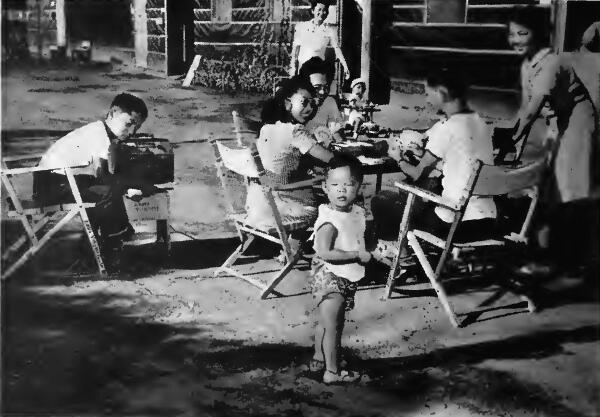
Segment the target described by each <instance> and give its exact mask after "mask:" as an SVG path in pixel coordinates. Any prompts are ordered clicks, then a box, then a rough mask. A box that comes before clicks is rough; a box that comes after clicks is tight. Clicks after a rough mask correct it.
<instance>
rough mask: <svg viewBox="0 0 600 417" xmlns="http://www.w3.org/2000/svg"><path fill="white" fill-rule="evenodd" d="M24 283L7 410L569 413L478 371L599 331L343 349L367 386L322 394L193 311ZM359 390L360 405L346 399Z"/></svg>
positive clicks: (8, 308) (288, 367)
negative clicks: (224, 336) (167, 318)
mask: <svg viewBox="0 0 600 417" xmlns="http://www.w3.org/2000/svg"><path fill="white" fill-rule="evenodd" d="M23 282H26V279H25V280H22V281H20V282H19V281H18V280H13V281H11V283H10V284H4V285H3V288H2V294H3V299H2V302H3V314H4V328H3V335H2V341H3V351H4V357H3V360H4V363H3V369H4V375H3V376H4V380H5V383H4V384H3V398H4V405H3V406H4V409H3V411H4V412H5V413H24V414H34V413H50V414H91V415H97V414H110V415H145V416H150V415H210V416H238V415H239V416H269V415H273V416H275V415H276V416H288V415H289V416H292V415H304V414H303V413H307V412H308V410H312V412H313V413H314V412H317V413H319V412H320V413H323V414H322V415H326V414H327V413H335V414H336V415H348V416H350V415H361V416H370V415H380V414H379V413H380V412H381V411H383V410H386V409H387V410H392V409H394V408H395V407H400V409H402V410H406V411H410V410H411V409H414V410H417V409H419V408H421V407H423V404H425V405H427V404H434V403H444V404H446V403H447V404H463V407H465V408H467V409H471V410H472V411H474V412H483V411H485V412H486V413H491V414H490V415H511V414H505V413H508V412H510V410H515V409H522V410H530V411H531V412H534V413H540V414H539V415H548V416H554V415H556V416H577V415H578V414H577V413H576V412H575V411H573V410H570V409H568V408H566V407H565V406H563V405H561V404H559V403H558V402H556V400H555V399H554V398H553V397H552V396H551V395H549V394H548V393H546V392H545V391H544V390H542V389H541V388H539V387H537V386H535V385H534V384H526V383H523V382H521V381H519V380H517V379H516V378H514V376H512V375H511V374H509V373H507V372H501V371H494V370H489V369H481V368H478V367H477V364H478V363H481V362H482V361H484V360H486V359H492V358H520V359H530V358H533V359H539V358H542V357H545V356H550V355H553V354H555V353H557V352H558V351H560V350H561V347H560V345H561V344H562V343H565V342H588V341H595V340H598V334H599V333H598V330H599V329H598V327H597V326H583V327H580V328H577V329H574V330H569V331H548V332H537V333H533V334H530V335H528V336H523V337H512V338H508V339H505V340H501V341H497V342H491V343H480V344H473V345H468V346H463V347H457V348H448V349H437V350H435V351H432V352H430V353H427V354H423V355H414V356H409V357H404V358H385V359H374V360H365V361H360V360H358V358H357V357H356V356H353V354H352V353H351V352H348V358H349V360H350V362H351V363H353V364H354V365H356V366H357V367H359V368H361V369H364V370H365V371H366V372H367V373H368V374H369V375H370V377H371V378H372V382H370V383H369V384H367V385H363V386H355V387H348V388H347V387H328V386H324V385H322V384H321V383H320V382H319V381H318V377H319V376H318V375H314V374H311V373H309V372H308V371H307V370H306V369H305V368H302V367H300V366H299V365H300V364H302V363H306V362H307V361H308V359H309V357H310V354H311V352H310V349H309V348H307V347H303V346H297V345H292V344H273V343H263V344H258V345H249V344H246V343H245V342H244V341H229V340H220V339H216V338H214V337H212V335H211V330H213V329H214V328H215V327H218V326H227V325H228V323H208V322H204V321H203V319H202V315H201V314H198V315H197V317H196V318H195V320H193V321H191V322H189V323H183V324H169V323H160V322H157V321H156V320H153V319H152V318H151V317H149V316H148V312H149V311H157V310H160V309H161V308H162V309H168V308H169V307H168V306H167V305H166V304H164V302H162V303H163V304H161V302H160V301H157V300H154V301H152V302H148V301H147V300H146V301H145V302H143V303H142V300H139V302H138V300H135V299H129V300H124V299H121V297H119V296H115V295H108V294H104V295H103V294H101V293H100V294H98V293H96V294H93V295H89V296H61V295H44V294H42V293H40V292H39V291H35V290H34V289H33V287H32V288H28V287H27V285H26V284H25V285H24V284H23ZM119 304H121V305H122V306H123V305H129V307H119ZM140 307H141V308H140ZM355 392H356V393H357V394H358V395H360V396H361V398H362V399H363V401H364V404H365V405H364V406H361V405H356V404H354V405H352V403H351V402H349V401H348V399H349V398H351V396H352V395H355V394H354V393H355ZM372 402H375V403H377V404H378V405H377V407H376V408H375V409H372V408H370V407H371V406H370V405H369V404H370V403H372ZM309 414H310V413H309ZM317 415H319V414H317Z"/></svg>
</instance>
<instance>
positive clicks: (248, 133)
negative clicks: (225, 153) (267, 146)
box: [231, 110, 261, 146]
mask: <svg viewBox="0 0 600 417" xmlns="http://www.w3.org/2000/svg"><path fill="white" fill-rule="evenodd" d="M231 116H232V117H233V133H235V139H236V140H237V144H238V145H239V146H244V138H246V140H247V141H248V142H249V143H252V142H254V141H255V140H256V138H257V137H258V134H259V132H260V124H261V123H260V122H259V121H258V120H252V119H248V118H246V117H242V116H240V114H239V113H238V112H237V111H235V110H234V111H232V112H231Z"/></svg>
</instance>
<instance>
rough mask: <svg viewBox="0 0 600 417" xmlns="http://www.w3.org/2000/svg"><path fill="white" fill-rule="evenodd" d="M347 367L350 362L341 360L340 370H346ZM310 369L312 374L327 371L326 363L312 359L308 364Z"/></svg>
mask: <svg viewBox="0 0 600 417" xmlns="http://www.w3.org/2000/svg"><path fill="white" fill-rule="evenodd" d="M347 365H348V362H347V361H346V359H341V360H340V368H345V367H346V366H347ZM308 369H310V371H311V372H321V371H322V370H323V369H325V361H321V360H319V359H315V358H312V359H311V360H310V362H309V363H308Z"/></svg>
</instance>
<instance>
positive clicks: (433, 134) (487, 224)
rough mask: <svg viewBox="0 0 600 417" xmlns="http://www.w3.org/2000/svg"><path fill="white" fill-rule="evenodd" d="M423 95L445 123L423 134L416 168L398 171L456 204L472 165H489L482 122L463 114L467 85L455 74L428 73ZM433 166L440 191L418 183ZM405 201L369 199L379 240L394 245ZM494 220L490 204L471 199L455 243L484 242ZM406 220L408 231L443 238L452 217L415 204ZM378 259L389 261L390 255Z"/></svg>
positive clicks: (388, 197)
mask: <svg viewBox="0 0 600 417" xmlns="http://www.w3.org/2000/svg"><path fill="white" fill-rule="evenodd" d="M425 89H426V93H427V101H428V103H429V104H430V105H431V106H432V107H433V108H434V110H438V109H439V110H442V111H443V112H444V113H445V115H446V116H447V119H446V120H443V121H440V122H438V123H436V124H435V125H434V126H433V127H432V128H431V129H429V130H428V132H427V135H428V139H429V140H428V141H427V145H426V146H425V152H424V153H423V156H422V157H421V159H420V161H419V163H418V165H416V166H415V165H412V164H410V163H408V162H407V161H404V160H403V161H400V162H399V167H400V169H401V170H402V172H403V173H404V174H406V176H407V179H408V180H409V181H414V182H415V183H416V184H417V185H419V186H421V187H423V188H428V189H429V190H430V191H432V192H435V193H436V194H440V191H441V195H442V197H444V198H445V199H447V200H449V201H451V202H456V203H458V200H459V199H460V198H461V196H462V195H463V193H464V192H463V190H464V189H465V187H466V186H467V181H468V179H469V177H470V176H471V175H472V173H473V166H474V163H475V162H476V161H477V160H479V161H482V162H484V163H486V164H492V163H493V156H492V139H491V134H490V131H489V129H488V127H487V125H486V124H485V122H484V121H483V120H482V118H481V117H480V116H479V115H478V114H477V113H475V112H474V111H472V110H471V109H469V108H468V106H467V104H466V90H467V85H466V83H465V82H464V81H463V80H462V79H461V77H460V74H458V73H456V72H453V71H447V70H443V71H440V72H439V73H432V74H431V75H430V76H429V77H428V79H427V84H426V88H425ZM438 162H441V170H442V174H443V177H442V180H441V187H440V184H439V182H438V181H436V182H434V183H433V184H432V183H429V184H424V181H430V180H429V179H428V178H427V173H428V172H429V171H431V170H432V169H434V168H435V167H436V165H437V164H438ZM405 199H406V194H400V197H399V195H398V193H397V192H394V193H391V192H388V193H386V192H382V193H380V194H378V195H377V196H375V197H374V198H373V201H372V203H371V204H372V206H371V207H372V211H373V217H374V221H375V228H376V234H377V235H378V238H379V239H382V240H395V239H396V238H397V237H398V229H399V225H400V219H401V217H402V213H403V212H404V204H405ZM418 201H419V200H418ZM496 215H497V214H496V206H495V204H494V200H493V199H492V198H490V197H472V198H471V199H470V200H469V204H468V205H467V208H466V210H465V213H464V216H463V220H462V222H461V224H460V225H459V226H458V229H457V231H456V235H455V237H456V240H457V241H472V240H478V239H479V238H482V237H484V236H486V235H487V236H489V235H490V234H491V233H492V232H493V231H494V229H495V223H496V222H495V218H496ZM412 219H413V220H412V225H413V226H414V227H418V228H419V229H423V230H426V231H428V232H431V233H434V234H436V235H438V236H441V237H445V235H444V234H447V233H448V231H449V229H450V225H451V222H452V220H453V214H452V212H450V211H449V210H447V209H445V208H443V207H439V206H438V207H436V206H435V205H432V204H428V203H419V204H415V206H413V215H412ZM392 250H394V249H392ZM395 250H397V249H395ZM384 256H393V252H392V253H388V254H384Z"/></svg>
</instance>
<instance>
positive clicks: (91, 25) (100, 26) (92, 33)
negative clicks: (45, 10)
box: [65, 0, 133, 48]
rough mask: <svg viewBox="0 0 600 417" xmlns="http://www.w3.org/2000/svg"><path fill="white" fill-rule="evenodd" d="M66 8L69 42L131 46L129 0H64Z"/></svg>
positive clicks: (131, 27) (131, 28) (131, 33)
mask: <svg viewBox="0 0 600 417" xmlns="http://www.w3.org/2000/svg"><path fill="white" fill-rule="evenodd" d="M65 8H66V10H65V12H66V18H67V36H68V40H69V43H71V44H74V43H77V42H80V41H82V40H88V41H91V42H92V43H93V44H94V46H104V47H120V48H133V19H132V16H131V0H115V1H111V2H110V4H107V2H106V1H105V0H67V1H66V2H65Z"/></svg>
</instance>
